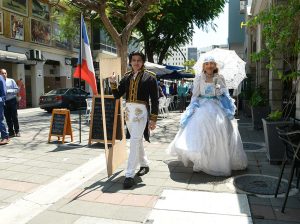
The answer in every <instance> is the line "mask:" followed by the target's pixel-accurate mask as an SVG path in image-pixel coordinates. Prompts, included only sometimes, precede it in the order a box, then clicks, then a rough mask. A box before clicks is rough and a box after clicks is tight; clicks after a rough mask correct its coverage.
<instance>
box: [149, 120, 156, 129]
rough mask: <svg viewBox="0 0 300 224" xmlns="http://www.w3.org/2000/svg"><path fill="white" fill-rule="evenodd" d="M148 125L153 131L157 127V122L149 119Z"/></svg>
mask: <svg viewBox="0 0 300 224" xmlns="http://www.w3.org/2000/svg"><path fill="white" fill-rule="evenodd" d="M148 127H149V129H150V130H151V131H153V130H154V129H155V128H156V122H155V121H152V120H150V121H149V125H148Z"/></svg>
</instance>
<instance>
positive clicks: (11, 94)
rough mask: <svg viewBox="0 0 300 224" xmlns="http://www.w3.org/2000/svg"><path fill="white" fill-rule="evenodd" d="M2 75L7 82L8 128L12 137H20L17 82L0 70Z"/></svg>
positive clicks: (5, 113) (6, 109)
mask: <svg viewBox="0 0 300 224" xmlns="http://www.w3.org/2000/svg"><path fill="white" fill-rule="evenodd" d="M0 73H1V75H2V76H3V78H4V79H5V82H6V99H5V106H4V116H5V120H6V123H7V126H8V133H9V136H10V137H20V130H19V121H18V110H17V108H18V102H17V94H18V92H19V88H18V86H17V84H16V82H15V80H13V79H10V78H7V71H6V70H5V69H1V70H0Z"/></svg>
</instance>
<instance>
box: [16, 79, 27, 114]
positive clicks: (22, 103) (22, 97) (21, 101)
mask: <svg viewBox="0 0 300 224" xmlns="http://www.w3.org/2000/svg"><path fill="white" fill-rule="evenodd" d="M17 86H18V87H19V93H18V101H19V109H25V108H26V91H25V85H24V83H23V79H22V78H20V79H19V80H18V81H17Z"/></svg>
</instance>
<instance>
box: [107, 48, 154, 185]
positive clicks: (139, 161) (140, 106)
mask: <svg viewBox="0 0 300 224" xmlns="http://www.w3.org/2000/svg"><path fill="white" fill-rule="evenodd" d="M145 61H146V58H145V55H144V54H143V53H141V52H132V53H131V54H130V55H129V63H130V66H131V68H132V70H131V71H129V72H127V73H126V74H125V75H124V77H123V78H122V79H121V81H120V83H119V85H117V83H116V76H115V75H113V76H111V77H110V83H111V87H112V93H113V95H114V97H115V98H120V97H122V96H123V95H124V94H126V107H125V122H126V126H127V128H128V132H129V134H130V152H129V156H128V163H127V169H126V172H125V180H124V183H123V187H124V189H128V188H131V187H132V186H134V185H135V181H134V176H135V170H136V168H137V167H138V165H140V169H139V171H138V172H137V175H138V176H143V175H145V174H147V173H148V172H149V161H148V159H147V156H146V154H145V150H144V146H143V133H144V137H145V139H146V140H147V141H149V129H150V130H154V129H155V128H156V120H157V116H158V89H157V88H158V87H157V80H156V75H155V73H153V72H150V71H148V70H146V69H145V66H144V64H145ZM149 99H150V100H151V111H150V106H149V105H150V104H149ZM147 124H148V125H147Z"/></svg>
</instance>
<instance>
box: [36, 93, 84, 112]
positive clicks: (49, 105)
mask: <svg viewBox="0 0 300 224" xmlns="http://www.w3.org/2000/svg"><path fill="white" fill-rule="evenodd" d="M89 94H90V93H87V92H85V91H84V90H82V89H79V88H65V89H54V90H51V91H50V92H48V93H46V94H45V95H42V96H40V103H39V106H40V108H41V109H44V110H46V111H48V112H51V111H52V109H54V108H68V109H70V110H76V109H79V108H86V99H87V98H89V97H90V96H89Z"/></svg>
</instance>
